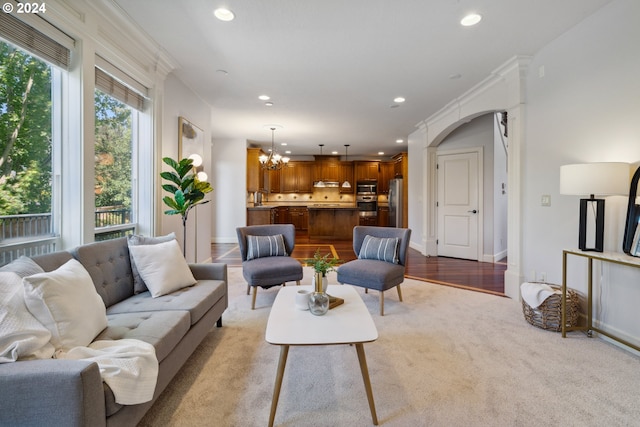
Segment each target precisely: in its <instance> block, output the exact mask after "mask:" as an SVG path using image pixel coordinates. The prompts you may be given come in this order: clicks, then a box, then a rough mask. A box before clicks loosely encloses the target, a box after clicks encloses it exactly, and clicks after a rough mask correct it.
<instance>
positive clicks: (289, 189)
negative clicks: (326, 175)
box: [280, 161, 314, 193]
mask: <svg viewBox="0 0 640 427" xmlns="http://www.w3.org/2000/svg"><path fill="white" fill-rule="evenodd" d="M313 167H314V162H296V161H292V162H289V164H288V165H286V166H285V167H284V168H282V169H281V170H280V191H281V192H282V193H311V192H313V181H312V178H313V176H312V175H313Z"/></svg>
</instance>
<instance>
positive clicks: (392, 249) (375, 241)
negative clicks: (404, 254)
mask: <svg viewBox="0 0 640 427" xmlns="http://www.w3.org/2000/svg"><path fill="white" fill-rule="evenodd" d="M399 243H400V241H399V239H398V238H397V237H373V236H369V235H366V236H364V240H363V241H362V246H361V247H360V253H359V254H358V258H360V259H374V260H378V261H386V262H392V263H394V264H398V263H399V262H400V260H399V259H398V248H399Z"/></svg>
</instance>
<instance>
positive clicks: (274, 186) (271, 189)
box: [264, 169, 280, 193]
mask: <svg viewBox="0 0 640 427" xmlns="http://www.w3.org/2000/svg"><path fill="white" fill-rule="evenodd" d="M264 188H265V191H266V192H267V193H279V192H280V170H267V169H264Z"/></svg>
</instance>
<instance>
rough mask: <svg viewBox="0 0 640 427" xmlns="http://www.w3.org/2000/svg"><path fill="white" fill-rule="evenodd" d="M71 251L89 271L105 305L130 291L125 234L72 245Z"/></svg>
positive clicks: (131, 290) (131, 283)
mask: <svg viewBox="0 0 640 427" xmlns="http://www.w3.org/2000/svg"><path fill="white" fill-rule="evenodd" d="M72 254H73V256H74V258H76V259H77V260H78V261H80V263H81V264H82V265H83V266H84V267H85V268H86V269H87V271H88V272H89V275H90V276H91V280H93V284H94V285H95V287H96V290H97V291H98V294H99V295H100V296H101V297H102V300H103V301H104V305H105V306H107V308H108V307H110V306H112V305H113V304H115V303H118V302H120V301H123V300H125V299H126V298H129V297H130V296H132V295H133V274H132V272H131V260H130V259H129V248H128V246H127V238H126V237H121V238H118V239H113V240H106V241H103V242H94V243H88V244H86V245H82V246H79V247H77V248H75V249H74V250H73V251H72Z"/></svg>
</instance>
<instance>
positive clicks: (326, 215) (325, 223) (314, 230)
mask: <svg viewBox="0 0 640 427" xmlns="http://www.w3.org/2000/svg"><path fill="white" fill-rule="evenodd" d="M358 217H359V212H358V208H357V207H350V208H346V207H339V208H328V207H317V206H310V207H309V237H310V238H313V239H336V240H351V239H353V227H355V226H356V225H358Z"/></svg>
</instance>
